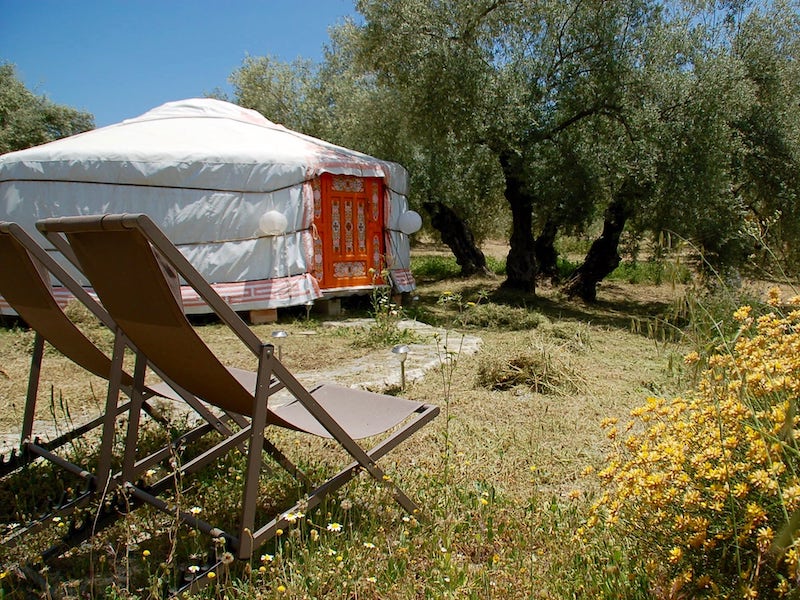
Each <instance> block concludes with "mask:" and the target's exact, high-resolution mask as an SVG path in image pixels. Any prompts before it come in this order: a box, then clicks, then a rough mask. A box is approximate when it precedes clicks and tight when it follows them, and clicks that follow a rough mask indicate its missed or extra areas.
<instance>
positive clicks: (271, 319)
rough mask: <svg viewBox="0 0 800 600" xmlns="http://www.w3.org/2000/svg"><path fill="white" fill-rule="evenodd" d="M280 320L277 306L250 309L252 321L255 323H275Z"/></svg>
mask: <svg viewBox="0 0 800 600" xmlns="http://www.w3.org/2000/svg"><path fill="white" fill-rule="evenodd" d="M277 320H278V309H277V308H264V309H261V310H251V311H250V322H251V323H252V324H253V325H262V324H264V323H275V322H277Z"/></svg>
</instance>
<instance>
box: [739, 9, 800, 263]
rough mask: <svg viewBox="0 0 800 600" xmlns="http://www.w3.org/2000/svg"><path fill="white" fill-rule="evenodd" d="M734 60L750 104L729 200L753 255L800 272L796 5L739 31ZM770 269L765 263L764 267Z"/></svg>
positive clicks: (750, 19)
mask: <svg viewBox="0 0 800 600" xmlns="http://www.w3.org/2000/svg"><path fill="white" fill-rule="evenodd" d="M731 53H732V55H733V56H734V57H735V59H736V60H737V61H738V62H739V63H740V64H741V68H742V70H743V71H744V77H745V78H746V80H747V81H748V82H749V83H750V86H751V90H752V101H751V102H750V103H749V104H748V106H747V107H746V108H745V110H743V111H742V114H741V115H740V117H739V119H737V120H735V121H734V122H733V128H734V131H735V132H736V134H737V135H738V137H739V139H740V145H739V147H738V148H737V152H736V153H735V154H734V155H733V157H732V161H731V171H732V173H733V185H732V194H733V195H734V196H735V197H736V198H737V200H739V202H740V203H741V205H742V207H743V209H744V210H745V211H746V224H745V227H744V228H743V229H744V230H745V232H746V233H747V234H748V235H750V236H751V237H752V239H753V240H754V242H755V245H756V251H757V253H758V254H762V255H763V254H764V253H765V252H771V253H774V255H775V256H776V257H777V258H778V260H779V265H780V266H781V267H782V268H785V269H788V270H790V271H791V272H793V273H798V272H800V219H798V218H797V215H798V214H800V4H798V3H797V2H787V3H783V2H776V3H774V4H771V5H770V6H769V9H768V10H765V11H754V12H751V13H750V14H749V15H748V16H747V18H744V19H742V20H741V21H740V23H738V27H737V29H736V32H735V36H734V37H733V39H732V43H731ZM761 262H762V263H763V264H768V263H767V261H766V260H764V261H761Z"/></svg>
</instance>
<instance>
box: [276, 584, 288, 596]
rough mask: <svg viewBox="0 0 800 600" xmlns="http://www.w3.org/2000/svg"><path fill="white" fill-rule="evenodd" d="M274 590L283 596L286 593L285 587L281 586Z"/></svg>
mask: <svg viewBox="0 0 800 600" xmlns="http://www.w3.org/2000/svg"><path fill="white" fill-rule="evenodd" d="M275 589H276V590H277V591H278V593H279V594H285V593H286V586H285V585H283V584H281V585H279V586H278V587H277V588H275Z"/></svg>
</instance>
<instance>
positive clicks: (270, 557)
mask: <svg viewBox="0 0 800 600" xmlns="http://www.w3.org/2000/svg"><path fill="white" fill-rule="evenodd" d="M274 559H275V557H274V556H273V555H272V554H262V555H261V562H262V563H268V562H272V561H273V560H274Z"/></svg>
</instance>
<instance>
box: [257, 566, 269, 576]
mask: <svg viewBox="0 0 800 600" xmlns="http://www.w3.org/2000/svg"><path fill="white" fill-rule="evenodd" d="M258 572H259V573H262V574H263V573H266V572H267V567H265V566H264V565H261V566H260V567H258Z"/></svg>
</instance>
